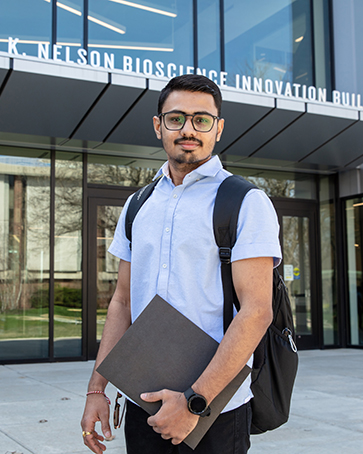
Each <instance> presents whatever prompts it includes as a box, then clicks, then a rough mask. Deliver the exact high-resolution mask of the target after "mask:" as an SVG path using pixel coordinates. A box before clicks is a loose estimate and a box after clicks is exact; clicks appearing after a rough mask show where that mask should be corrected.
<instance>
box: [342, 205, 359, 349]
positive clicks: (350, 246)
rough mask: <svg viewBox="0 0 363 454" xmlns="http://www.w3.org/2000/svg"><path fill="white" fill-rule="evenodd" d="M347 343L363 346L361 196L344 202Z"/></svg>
mask: <svg viewBox="0 0 363 454" xmlns="http://www.w3.org/2000/svg"><path fill="white" fill-rule="evenodd" d="M345 214H346V231H347V261H348V295H349V305H348V325H349V327H350V330H349V344H350V345H354V346H363V267H362V265H363V252H362V251H363V197H358V198H355V199H351V200H347V201H346V203H345Z"/></svg>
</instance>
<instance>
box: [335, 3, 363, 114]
mask: <svg viewBox="0 0 363 454" xmlns="http://www.w3.org/2000/svg"><path fill="white" fill-rule="evenodd" d="M332 3H333V25H334V26H333V30H334V60H335V88H336V90H339V91H340V92H341V96H342V101H343V100H344V104H345V105H353V102H352V101H353V99H352V97H351V95H352V94H362V93H363V80H362V77H361V75H362V72H363V62H362V58H361V55H362V52H363V30H362V27H361V22H362V17H363V2H362V1H361V0H350V1H349V2H347V1H345V0H334V1H333V2H332Z"/></svg>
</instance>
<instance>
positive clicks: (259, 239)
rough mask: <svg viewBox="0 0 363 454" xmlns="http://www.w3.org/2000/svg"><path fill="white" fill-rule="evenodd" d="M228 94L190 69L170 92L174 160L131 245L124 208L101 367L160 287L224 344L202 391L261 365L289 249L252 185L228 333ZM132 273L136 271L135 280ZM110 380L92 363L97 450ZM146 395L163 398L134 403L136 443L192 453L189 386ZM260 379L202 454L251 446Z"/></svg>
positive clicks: (164, 128)
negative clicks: (276, 278)
mask: <svg viewBox="0 0 363 454" xmlns="http://www.w3.org/2000/svg"><path fill="white" fill-rule="evenodd" d="M220 112H221V94H220V91H219V88H218V87H217V85H215V84H214V83H213V82H212V81H211V80H209V79H208V78H206V77H204V76H198V75H184V76H180V77H176V78H174V79H172V80H171V81H169V83H168V84H167V86H166V87H165V88H164V89H163V91H162V92H161V95H160V98H159V105H158V116H155V117H154V118H153V122H154V129H155V133H156V136H157V137H158V139H160V140H162V144H163V147H164V150H165V152H166V154H167V157H168V160H167V162H166V163H165V164H164V165H163V167H162V168H161V169H160V170H159V172H158V173H157V175H156V177H157V176H161V179H160V181H159V182H158V184H157V185H156V188H155V189H154V191H153V193H152V195H151V196H150V198H149V199H148V200H147V201H146V202H145V204H144V205H143V206H142V208H141V210H140V211H139V213H138V214H137V216H136V218H135V220H134V223H133V230H132V238H133V241H132V252H131V251H130V248H129V242H128V240H127V239H126V237H125V229H124V223H125V212H126V209H127V206H128V202H127V203H126V205H125V209H124V210H123V212H122V215H121V217H120V220H119V223H118V226H117V229H116V232H115V238H114V241H113V243H112V244H111V247H110V249H109V251H110V252H111V253H112V254H114V255H116V256H117V257H119V258H120V265H119V274H118V282H117V287H116V291H115V294H114V295H113V298H112V300H111V302H110V306H109V309H108V314H107V320H106V324H105V328H104V333H103V336H102V342H101V345H100V349H99V353H98V356H97V360H96V364H95V369H96V368H97V366H98V364H99V363H100V362H101V361H102V360H103V358H104V357H105V356H106V355H107V353H108V352H109V351H110V350H111V348H112V347H113V346H114V345H115V344H116V343H117V341H118V340H119V339H120V338H121V336H122V335H123V334H124V333H125V331H126V330H127V328H128V327H129V326H130V323H131V322H132V321H134V320H135V319H136V318H137V316H138V315H139V314H140V313H141V312H142V310H143V309H144V308H145V307H146V305H147V304H148V302H149V301H150V300H151V299H152V298H153V297H154V296H155V294H158V295H160V296H161V297H163V298H164V299H165V300H167V301H168V302H169V303H170V304H171V305H172V306H174V307H175V308H176V309H178V310H179V311H180V312H181V313H183V314H184V315H185V316H187V317H188V318H189V319H190V320H192V321H193V322H194V323H195V324H196V325H198V326H199V327H200V328H201V329H203V330H204V331H205V332H207V333H208V334H209V335H210V336H211V337H213V338H214V339H215V340H217V341H218V342H220V346H219V348H218V350H217V352H216V354H215V356H214V357H213V359H212V361H211V362H210V364H209V365H208V367H207V368H206V369H205V370H204V372H203V373H202V375H201V376H200V377H199V378H198V380H197V381H196V382H195V383H191V388H192V392H193V391H194V392H195V393H197V394H198V395H200V396H201V401H202V402H205V405H206V408H207V406H208V404H209V403H210V402H211V401H212V400H213V399H214V398H215V397H216V396H217V395H218V394H219V393H220V392H221V391H222V390H223V389H224V388H225V386H226V385H227V384H228V383H229V382H230V381H231V380H232V379H233V378H234V377H235V376H236V375H237V374H238V373H239V371H240V370H241V369H242V368H243V367H244V365H245V364H247V363H248V364H249V365H251V364H252V354H253V351H254V350H255V348H256V346H257V345H258V343H259V341H260V339H261V338H262V336H263V335H264V333H265V331H266V329H267V327H268V326H269V325H270V323H271V321H272V304H271V302H272V270H273V267H274V266H277V265H278V263H279V260H280V257H281V252H280V246H279V241H278V229H279V228H278V223H277V219H276V214H275V212H274V209H273V207H272V204H271V202H270V201H269V199H268V198H267V197H266V196H265V194H264V193H263V192H262V191H260V190H257V189H253V190H251V191H249V193H248V194H247V195H246V197H245V199H244V201H243V203H242V207H241V211H240V216H239V221H238V238H237V242H236V244H235V246H234V248H233V251H232V276H233V283H234V287H235V290H236V293H237V296H238V299H239V301H240V304H241V309H240V311H239V312H238V314H237V315H236V316H235V317H234V319H233V322H232V323H231V325H230V327H229V328H228V330H227V332H226V334H225V336H223V289H222V283H221V275H220V261H219V254H218V247H217V245H216V244H215V240H214V236H213V225H212V212H213V206H214V200H215V196H216V192H217V189H218V187H219V185H220V183H221V182H222V181H223V180H224V179H225V178H226V177H227V176H228V175H230V173H229V172H227V171H225V170H224V169H223V168H222V165H221V163H220V161H219V158H218V157H216V156H214V157H212V152H213V149H214V147H215V144H216V142H217V141H219V140H220V138H221V135H222V132H223V127H224V120H223V119H222V118H220ZM130 277H131V281H130ZM106 384H107V382H106V380H105V379H104V378H103V377H101V376H100V375H99V374H98V373H97V372H95V371H94V372H93V374H92V377H91V379H90V383H89V392H90V394H88V396H87V403H86V407H85V412H84V415H83V419H82V428H83V435H84V441H85V444H86V445H87V446H88V447H89V448H90V449H91V450H92V451H93V452H95V453H97V454H100V453H101V452H102V451H103V450H104V449H105V447H104V445H103V444H102V443H101V441H102V440H103V437H102V436H101V435H99V434H97V433H96V432H95V431H94V425H95V422H96V421H101V426H102V431H103V434H104V435H105V436H106V437H109V436H111V431H110V427H109V422H108V421H109V409H108V404H107V402H106V399H105V397H104V395H102V393H101V394H100V392H104V389H105V387H106ZM147 391H148V390H147V389H145V393H144V394H142V395H141V398H142V399H144V400H145V401H147V402H154V401H162V406H161V408H160V410H159V411H158V413H157V414H156V415H154V416H151V417H149V416H148V415H147V414H146V413H145V412H144V411H143V410H142V409H141V408H140V407H138V406H137V405H135V404H133V403H131V402H127V412H126V421H125V436H126V445H127V452H128V454H164V453H165V454H170V453H173V454H176V453H178V454H186V453H191V452H193V451H192V450H191V449H190V448H189V447H187V446H186V445H185V444H184V443H182V441H183V440H184V439H185V438H186V436H187V435H188V434H189V433H190V432H191V431H192V430H193V429H194V427H195V426H196V424H197V422H198V420H199V418H200V417H202V416H198V415H197V414H194V413H192V412H191V411H190V410H189V409H188V405H187V398H186V397H185V395H184V393H179V392H175V391H173V390H160V391H159V392H149V393H148V392H147ZM252 397H253V396H252V393H251V390H250V379H247V380H245V382H244V383H243V385H242V386H241V387H240V389H239V390H238V391H237V392H236V394H235V395H234V396H233V398H232V399H231V401H230V402H229V403H228V404H227V406H226V408H225V409H224V411H223V412H222V414H221V415H220V416H219V417H218V418H217V420H216V421H215V423H214V424H213V425H212V427H211V429H210V430H209V431H208V433H207V434H206V435H205V437H204V438H203V439H202V441H201V442H200V444H199V445H198V446H197V448H196V450H195V451H194V452H195V453H196V454H221V453H223V454H244V453H246V452H247V451H248V449H249V446H250V442H249V433H250V421H251V409H250V403H249V400H250V399H251V398H252Z"/></svg>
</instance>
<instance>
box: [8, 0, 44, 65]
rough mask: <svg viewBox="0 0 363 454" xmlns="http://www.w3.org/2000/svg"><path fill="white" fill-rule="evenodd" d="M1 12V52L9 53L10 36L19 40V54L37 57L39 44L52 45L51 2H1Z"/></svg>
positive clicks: (26, 0) (42, 0)
mask: <svg viewBox="0 0 363 454" xmlns="http://www.w3.org/2000/svg"><path fill="white" fill-rule="evenodd" d="M0 11H1V14H0V51H5V52H7V51H8V39H9V36H11V37H12V38H13V39H15V38H18V39H19V42H18V44H17V45H16V51H17V52H18V53H19V54H23V53H26V54H27V55H32V56H36V57H37V56H38V43H39V42H41V43H48V44H50V41H51V39H50V37H51V24H52V7H51V4H50V1H46V0H11V1H9V0H0ZM13 53H15V51H14V52H13Z"/></svg>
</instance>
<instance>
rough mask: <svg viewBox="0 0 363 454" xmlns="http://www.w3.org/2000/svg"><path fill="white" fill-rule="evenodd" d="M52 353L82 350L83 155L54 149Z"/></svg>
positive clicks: (66, 354) (70, 353)
mask: <svg viewBox="0 0 363 454" xmlns="http://www.w3.org/2000/svg"><path fill="white" fill-rule="evenodd" d="M55 176H56V180H55V238H54V356H55V357H71V356H81V354H82V342H81V340H82V156H81V155H80V154H73V153H57V154H56V168H55Z"/></svg>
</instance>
